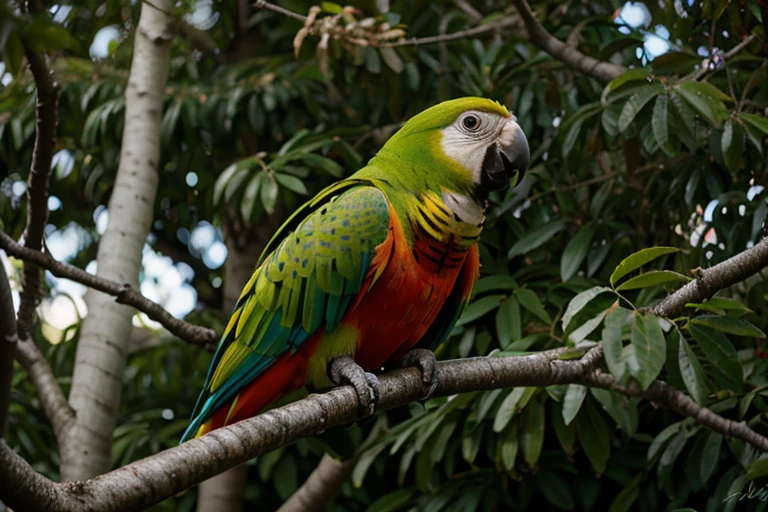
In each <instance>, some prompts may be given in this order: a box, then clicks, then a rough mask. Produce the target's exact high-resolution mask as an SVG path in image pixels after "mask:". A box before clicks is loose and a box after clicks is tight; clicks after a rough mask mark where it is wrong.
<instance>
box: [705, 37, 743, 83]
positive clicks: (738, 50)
mask: <svg viewBox="0 0 768 512" xmlns="http://www.w3.org/2000/svg"><path fill="white" fill-rule="evenodd" d="M757 38H758V35H757V34H751V35H750V36H749V37H747V38H746V39H744V40H743V41H742V42H740V43H739V44H737V45H736V46H734V47H733V48H731V49H730V50H729V51H727V52H726V53H725V54H723V61H724V62H727V61H729V60H730V59H732V58H733V57H735V56H736V55H738V54H739V53H741V51H742V50H744V48H746V47H747V46H749V45H750V44H752V42H753V41H754V40H756V39H757ZM716 69H720V68H710V66H709V65H706V66H702V67H701V69H699V70H698V71H695V72H694V73H693V74H692V75H691V80H701V79H702V78H704V77H705V76H706V75H707V74H709V73H710V72H712V71H715V70H716Z"/></svg>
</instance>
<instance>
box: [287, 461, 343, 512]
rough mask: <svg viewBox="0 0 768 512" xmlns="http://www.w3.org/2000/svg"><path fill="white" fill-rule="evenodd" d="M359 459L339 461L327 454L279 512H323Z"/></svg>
mask: <svg viewBox="0 0 768 512" xmlns="http://www.w3.org/2000/svg"><path fill="white" fill-rule="evenodd" d="M357 461H358V458H357V457H352V458H351V459H344V460H339V459H335V458H333V457H331V456H330V455H328V454H327V453H326V454H325V455H323V458H322V459H320V464H318V465H317V467H316V468H315V469H314V471H312V474H310V475H309V477H308V478H307V479H306V481H305V482H304V483H303V484H302V485H301V487H299V489H298V490H297V491H296V492H295V493H293V495H292V496H291V497H290V498H288V500H287V501H286V502H285V503H283V504H282V505H281V506H280V508H279V509H277V512H321V511H322V510H325V507H326V505H328V502H329V501H330V500H331V499H332V498H333V497H334V496H335V495H336V494H337V493H338V492H339V488H341V484H343V483H344V482H345V481H346V479H347V478H349V475H350V473H352V470H353V469H354V467H355V464H357Z"/></svg>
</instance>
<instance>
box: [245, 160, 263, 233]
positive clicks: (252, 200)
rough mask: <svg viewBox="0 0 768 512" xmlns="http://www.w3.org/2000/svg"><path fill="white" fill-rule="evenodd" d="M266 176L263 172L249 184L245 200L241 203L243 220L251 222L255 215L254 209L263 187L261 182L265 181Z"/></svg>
mask: <svg viewBox="0 0 768 512" xmlns="http://www.w3.org/2000/svg"><path fill="white" fill-rule="evenodd" d="M264 175H265V173H263V172H260V173H258V174H256V176H254V177H253V178H252V179H251V181H250V182H249V183H248V186H247V187H245V192H244V193H243V198H242V200H241V202H240V213H241V215H242V216H243V220H245V221H246V222H249V221H250V220H251V216H252V215H253V209H254V207H255V206H256V197H257V196H258V194H259V188H260V187H261V182H262V181H263V180H264Z"/></svg>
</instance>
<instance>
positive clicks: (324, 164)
mask: <svg viewBox="0 0 768 512" xmlns="http://www.w3.org/2000/svg"><path fill="white" fill-rule="evenodd" d="M301 159H302V160H304V161H305V162H306V163H308V164H309V165H312V166H315V167H319V168H321V169H323V170H324V171H325V172H327V173H328V174H330V175H331V176H333V177H334V178H341V177H342V176H344V168H343V167H342V166H340V165H339V164H337V163H336V162H334V161H333V160H331V159H330V158H326V157H324V156H320V155H316V154H315V153H305V154H303V155H301Z"/></svg>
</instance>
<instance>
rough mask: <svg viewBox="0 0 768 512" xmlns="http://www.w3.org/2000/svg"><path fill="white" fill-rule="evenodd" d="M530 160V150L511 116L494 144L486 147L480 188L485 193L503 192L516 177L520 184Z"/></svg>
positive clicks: (518, 126) (520, 129) (523, 135)
mask: <svg viewBox="0 0 768 512" xmlns="http://www.w3.org/2000/svg"><path fill="white" fill-rule="evenodd" d="M530 160H531V150H530V148H529V147H528V139H526V137H525V134H524V133H523V130H522V128H520V125H518V124H517V120H516V119H515V117H514V116H511V117H510V118H509V120H508V121H507V124H506V125H504V128H502V130H501V134H500V135H499V138H498V140H497V141H496V143H495V144H492V145H491V146H489V147H488V149H487V150H486V152H485V159H484V160H483V174H482V177H481V186H482V188H483V189H485V191H486V192H490V191H496V190H504V189H506V188H507V187H508V186H509V181H510V180H511V179H512V178H513V177H517V180H516V181H515V183H516V184H517V183H520V181H522V179H523V176H524V175H525V171H527V170H528V164H529V162H530Z"/></svg>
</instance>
